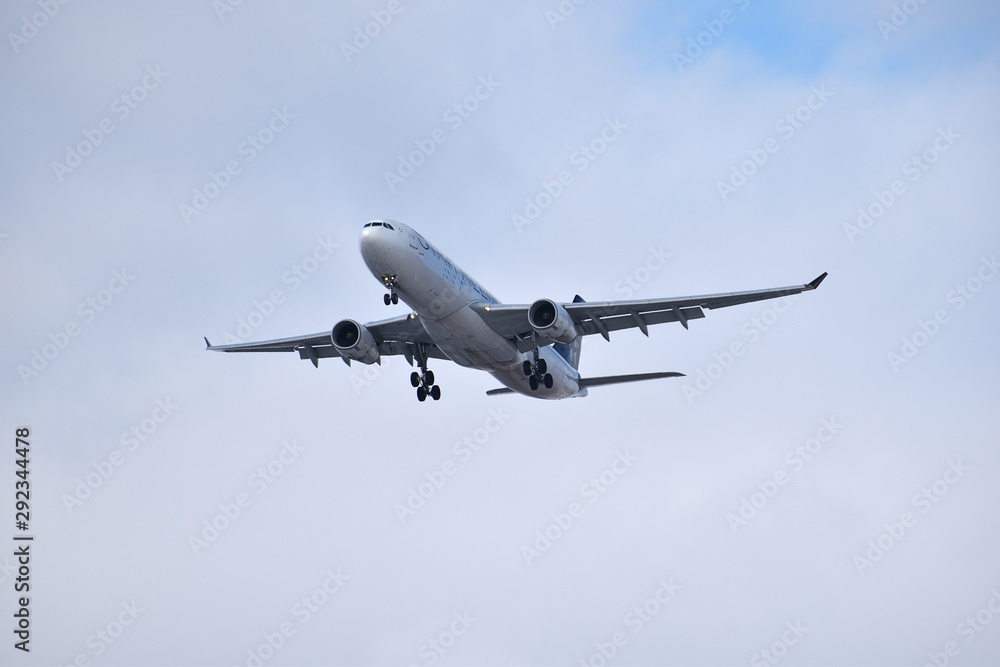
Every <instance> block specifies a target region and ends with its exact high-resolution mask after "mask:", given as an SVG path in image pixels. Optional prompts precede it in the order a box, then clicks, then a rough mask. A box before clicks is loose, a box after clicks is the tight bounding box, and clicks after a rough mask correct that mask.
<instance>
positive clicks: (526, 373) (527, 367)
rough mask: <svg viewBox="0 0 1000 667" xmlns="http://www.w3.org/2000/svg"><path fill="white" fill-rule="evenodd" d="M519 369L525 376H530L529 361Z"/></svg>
mask: <svg viewBox="0 0 1000 667" xmlns="http://www.w3.org/2000/svg"><path fill="white" fill-rule="evenodd" d="M521 368H522V369H523V370H524V374H525V375H531V362H530V361H525V362H524V365H522V366H521Z"/></svg>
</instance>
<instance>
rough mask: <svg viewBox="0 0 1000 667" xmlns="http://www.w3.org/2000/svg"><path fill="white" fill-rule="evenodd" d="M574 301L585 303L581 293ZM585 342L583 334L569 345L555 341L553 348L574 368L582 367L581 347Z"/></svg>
mask: <svg viewBox="0 0 1000 667" xmlns="http://www.w3.org/2000/svg"><path fill="white" fill-rule="evenodd" d="M573 303H583V297H581V296H580V295H579V294H577V295H576V296H574V297H573ZM582 343H583V336H577V337H576V340H574V341H573V342H572V343H570V344H569V345H567V344H566V343H553V345H552V348H553V349H554V350H555V351H556V352H558V353H559V356H560V357H562V358H563V359H565V360H566V361H567V362H568V363H569V365H570V366H572V367H573V368H574V370H579V369H580V348H581V344H582Z"/></svg>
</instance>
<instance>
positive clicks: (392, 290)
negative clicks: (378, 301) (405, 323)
mask: <svg viewBox="0 0 1000 667" xmlns="http://www.w3.org/2000/svg"><path fill="white" fill-rule="evenodd" d="M382 282H383V283H385V286H386V287H388V288H389V293H388V294H383V295H382V300H383V301H384V302H385V305H387V306H388V305H389V304H391V303H392V304H396V303H399V295H398V294H396V285H397V284H398V283H397V282H396V276H382Z"/></svg>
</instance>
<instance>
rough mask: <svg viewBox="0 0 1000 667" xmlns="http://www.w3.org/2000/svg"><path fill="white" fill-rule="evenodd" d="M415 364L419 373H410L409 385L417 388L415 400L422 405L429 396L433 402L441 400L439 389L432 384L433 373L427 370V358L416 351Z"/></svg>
mask: <svg viewBox="0 0 1000 667" xmlns="http://www.w3.org/2000/svg"><path fill="white" fill-rule="evenodd" d="M417 362H418V363H419V364H420V372H419V373H418V372H416V371H413V372H412V373H410V384H412V385H413V386H414V387H416V388H417V400H418V401H420V402H421V403H423V402H424V401H426V400H427V397H428V396H430V397H431V398H433V399H434V400H435V401H439V400H441V387H439V386H437V385H436V384H434V371H429V370H427V356H426V354H425V353H421V352H420V351H419V350H418V358H417Z"/></svg>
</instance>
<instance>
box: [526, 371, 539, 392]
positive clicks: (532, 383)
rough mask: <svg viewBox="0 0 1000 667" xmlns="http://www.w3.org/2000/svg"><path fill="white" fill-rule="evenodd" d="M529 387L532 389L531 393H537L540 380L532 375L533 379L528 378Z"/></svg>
mask: <svg viewBox="0 0 1000 667" xmlns="http://www.w3.org/2000/svg"><path fill="white" fill-rule="evenodd" d="M528 386H529V387H531V391H537V390H538V378H536V377H535V376H534V375H532V376H531V377H529V378H528Z"/></svg>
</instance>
